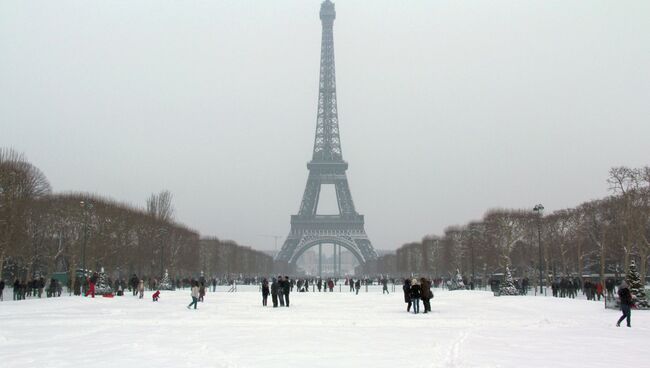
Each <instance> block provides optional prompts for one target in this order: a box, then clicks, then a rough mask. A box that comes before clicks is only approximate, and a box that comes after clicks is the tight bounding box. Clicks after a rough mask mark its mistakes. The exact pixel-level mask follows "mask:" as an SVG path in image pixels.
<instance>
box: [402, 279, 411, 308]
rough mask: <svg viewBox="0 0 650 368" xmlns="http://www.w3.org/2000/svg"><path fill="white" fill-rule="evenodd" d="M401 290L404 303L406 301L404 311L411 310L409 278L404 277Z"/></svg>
mask: <svg viewBox="0 0 650 368" xmlns="http://www.w3.org/2000/svg"><path fill="white" fill-rule="evenodd" d="M402 291H404V303H407V304H408V305H407V306H406V311H407V312H410V311H411V304H412V303H411V280H409V279H404V285H403V286H402Z"/></svg>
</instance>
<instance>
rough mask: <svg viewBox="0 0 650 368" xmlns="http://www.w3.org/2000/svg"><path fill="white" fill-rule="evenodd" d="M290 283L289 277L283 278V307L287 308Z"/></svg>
mask: <svg viewBox="0 0 650 368" xmlns="http://www.w3.org/2000/svg"><path fill="white" fill-rule="evenodd" d="M291 289H292V287H291V282H290V281H289V276H285V277H284V284H283V287H282V293H283V294H284V306H285V307H287V308H288V307H289V293H290V292H291Z"/></svg>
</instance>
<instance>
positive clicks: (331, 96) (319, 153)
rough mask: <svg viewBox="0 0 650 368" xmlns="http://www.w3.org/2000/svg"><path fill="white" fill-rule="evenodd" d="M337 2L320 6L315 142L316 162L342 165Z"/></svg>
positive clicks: (314, 159)
mask: <svg viewBox="0 0 650 368" xmlns="http://www.w3.org/2000/svg"><path fill="white" fill-rule="evenodd" d="M335 18H336V11H335V10H334V3H332V2H331V1H330V0H325V1H324V2H323V3H322V4H321V8H320V19H321V23H322V25H323V33H322V38H321V51H320V78H319V86H318V113H317V115H316V137H315V139H314V154H313V156H312V163H314V162H343V154H342V152H341V138H340V136H339V117H338V108H337V106H336V68H335V66H334V19H335Z"/></svg>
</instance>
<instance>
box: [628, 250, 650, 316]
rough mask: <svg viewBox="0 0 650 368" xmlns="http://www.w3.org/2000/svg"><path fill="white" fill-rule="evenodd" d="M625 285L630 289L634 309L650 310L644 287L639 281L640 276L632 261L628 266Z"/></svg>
mask: <svg viewBox="0 0 650 368" xmlns="http://www.w3.org/2000/svg"><path fill="white" fill-rule="evenodd" d="M626 278H627V283H628V285H629V287H630V293H632V296H633V297H634V298H635V300H634V301H635V302H636V307H637V308H639V309H650V304H648V299H647V298H646V295H645V285H644V283H643V282H642V281H641V276H640V275H639V272H638V271H637V269H636V263H635V262H634V260H632V263H631V264H630V270H629V271H628V273H627V277H626Z"/></svg>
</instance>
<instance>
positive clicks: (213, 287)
mask: <svg viewBox="0 0 650 368" xmlns="http://www.w3.org/2000/svg"><path fill="white" fill-rule="evenodd" d="M216 291H217V279H216V278H214V279H212V292H213V293H214V292H216Z"/></svg>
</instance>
